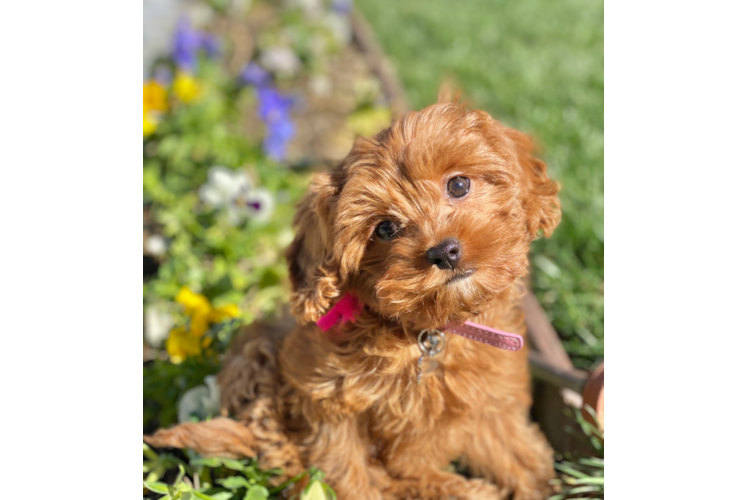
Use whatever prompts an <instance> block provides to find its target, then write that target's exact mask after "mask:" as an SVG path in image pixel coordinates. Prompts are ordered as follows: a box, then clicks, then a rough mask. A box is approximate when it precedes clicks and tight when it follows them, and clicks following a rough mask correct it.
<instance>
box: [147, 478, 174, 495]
mask: <svg viewBox="0 0 748 500" xmlns="http://www.w3.org/2000/svg"><path fill="white" fill-rule="evenodd" d="M143 486H145V487H146V488H148V489H149V490H151V491H152V492H154V493H163V494H164V495H166V494H167V493H169V487H168V486H167V485H166V484H165V483H161V482H158V481H156V482H150V481H143Z"/></svg>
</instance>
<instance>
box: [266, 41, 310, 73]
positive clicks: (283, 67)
mask: <svg viewBox="0 0 748 500" xmlns="http://www.w3.org/2000/svg"><path fill="white" fill-rule="evenodd" d="M260 64H261V65H262V66H263V67H264V68H265V69H267V70H268V71H270V72H272V73H275V74H276V75H283V76H287V77H292V76H294V75H295V74H296V73H297V72H298V71H299V69H301V60H300V59H299V56H297V55H296V52H294V51H293V50H291V49H289V48H288V47H270V48H268V49H266V50H264V51H262V54H260Z"/></svg>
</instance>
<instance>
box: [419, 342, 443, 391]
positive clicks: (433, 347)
mask: <svg viewBox="0 0 748 500" xmlns="http://www.w3.org/2000/svg"><path fill="white" fill-rule="evenodd" d="M446 345H447V338H446V337H445V336H444V332H442V331H440V330H421V333H419V334H418V348H419V349H420V350H421V357H420V358H418V376H417V379H416V380H417V382H418V384H420V383H421V375H422V374H423V373H427V374H428V373H432V372H434V371H435V370H437V369H438V368H439V363H437V362H436V360H434V359H433V358H434V356H436V355H437V354H439V353H440V352H442V351H443V350H444V347H445V346H446ZM424 356H428V359H429V364H428V366H427V367H426V369H425V370H424V368H423V357H424Z"/></svg>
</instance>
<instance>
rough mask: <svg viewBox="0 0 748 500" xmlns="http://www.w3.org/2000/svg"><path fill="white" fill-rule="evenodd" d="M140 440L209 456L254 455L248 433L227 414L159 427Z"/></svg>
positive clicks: (252, 439) (250, 435) (251, 440)
mask: <svg viewBox="0 0 748 500" xmlns="http://www.w3.org/2000/svg"><path fill="white" fill-rule="evenodd" d="M143 441H145V442H146V443H148V444H150V445H151V446H155V447H157V448H165V447H173V448H191V449H193V450H195V451H197V452H198V453H200V454H201V455H205V456H209V457H226V458H239V457H242V456H244V457H254V456H255V455H256V453H257V452H256V449H255V439H254V436H252V433H251V432H250V431H249V430H248V429H247V427H246V426H245V425H244V424H242V423H240V422H237V421H235V420H231V419H228V418H214V419H213V420H210V421H208V422H199V423H185V424H180V425H177V426H175V427H172V428H171V429H159V430H158V431H157V432H156V434H154V435H153V436H143Z"/></svg>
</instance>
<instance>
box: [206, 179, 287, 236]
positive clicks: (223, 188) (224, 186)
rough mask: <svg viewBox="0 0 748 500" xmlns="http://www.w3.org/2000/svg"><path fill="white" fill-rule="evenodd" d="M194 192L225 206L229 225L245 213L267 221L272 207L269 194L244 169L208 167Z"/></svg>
mask: <svg viewBox="0 0 748 500" xmlns="http://www.w3.org/2000/svg"><path fill="white" fill-rule="evenodd" d="M198 194H199V195H200V199H201V200H203V201H204V202H205V203H206V204H207V205H209V206H211V207H213V208H218V209H224V210H226V215H227V217H228V221H229V224H231V225H232V226H238V225H240V224H241V223H243V222H244V221H245V219H246V218H247V217H251V218H253V219H257V220H259V221H267V220H268V219H269V218H270V216H271V215H272V213H273V208H274V207H275V200H274V197H273V194H272V193H271V192H270V191H268V190H267V189H264V188H255V187H253V185H252V181H251V180H250V179H249V177H248V176H247V174H246V173H245V172H243V171H241V170H231V169H228V168H226V167H221V166H215V167H211V169H210V170H209V171H208V180H207V182H206V183H205V184H203V185H202V186H200V189H199V190H198Z"/></svg>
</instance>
